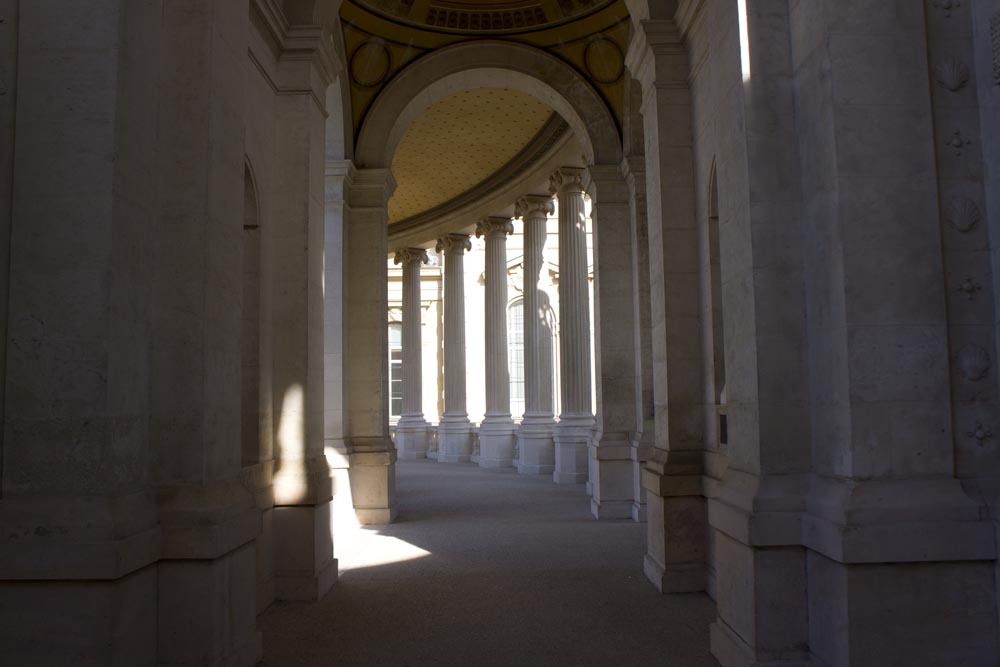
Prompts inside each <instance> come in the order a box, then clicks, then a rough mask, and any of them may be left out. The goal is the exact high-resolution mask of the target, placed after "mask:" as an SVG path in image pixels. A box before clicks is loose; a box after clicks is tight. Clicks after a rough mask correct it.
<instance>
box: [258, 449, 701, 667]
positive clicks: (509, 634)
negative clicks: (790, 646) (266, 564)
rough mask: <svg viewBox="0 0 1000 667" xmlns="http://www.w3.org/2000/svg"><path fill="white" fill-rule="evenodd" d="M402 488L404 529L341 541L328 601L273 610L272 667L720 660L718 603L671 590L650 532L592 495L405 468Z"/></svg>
mask: <svg viewBox="0 0 1000 667" xmlns="http://www.w3.org/2000/svg"><path fill="white" fill-rule="evenodd" d="M397 490H398V496H399V506H400V512H399V520H398V522H397V523H394V524H393V525H391V526H388V527H386V528H382V529H379V530H378V531H373V530H354V531H340V533H343V532H348V533H349V534H348V535H346V536H344V535H342V534H337V535H336V536H335V540H336V545H335V546H336V551H337V556H338V558H339V559H340V572H341V576H340V581H339V583H338V584H337V585H336V586H334V588H333V590H332V591H331V592H330V593H329V594H328V595H327V596H326V597H325V598H324V599H323V600H321V601H320V602H318V603H312V604H303V603H277V604H275V605H274V606H272V607H271V608H270V609H269V610H268V611H267V612H265V613H264V615H263V616H262V617H261V619H260V625H261V627H262V629H263V633H264V665H267V666H268V667H294V666H298V665H303V666H305V665H323V666H324V667H327V666H334V665H337V666H353V665H379V666H386V667H397V666H398V667H429V666H447V665H462V666H478V665H483V666H493V665H496V666H500V665H504V666H507V665H510V666H514V665H517V666H521V665H524V666H530V665H574V666H577V665H609V666H612V665H613V666H616V667H617V666H619V665H622V666H624V665H643V666H644V665H662V666H664V667H714V666H715V665H716V663H715V662H714V660H712V658H711V657H710V656H709V654H708V625H709V623H710V622H711V620H712V619H713V617H714V606H713V604H712V601H711V600H710V599H709V598H708V597H706V596H705V595H670V596H663V595H660V594H659V593H657V592H656V591H655V590H654V589H653V587H652V586H651V585H650V584H649V583H648V582H647V581H646V579H645V577H644V576H643V574H642V554H643V539H644V533H645V526H644V525H641V524H634V523H632V522H630V521H614V522H607V521H605V522H598V521H595V520H593V519H592V518H591V517H590V513H589V501H588V500H587V498H586V495H585V494H584V491H583V487H582V486H559V485H555V484H553V483H552V482H551V481H550V479H549V478H547V477H542V476H523V475H518V474H516V473H514V472H513V471H511V470H507V471H489V470H481V469H479V468H478V467H476V466H473V465H444V464H438V463H435V462H432V461H400V462H399V464H398V466H397Z"/></svg>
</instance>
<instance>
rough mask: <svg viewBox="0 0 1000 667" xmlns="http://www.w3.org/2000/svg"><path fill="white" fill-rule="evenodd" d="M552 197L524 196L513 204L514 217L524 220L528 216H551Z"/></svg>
mask: <svg viewBox="0 0 1000 667" xmlns="http://www.w3.org/2000/svg"><path fill="white" fill-rule="evenodd" d="M555 210H556V208H555V205H554V204H553V203H552V195H524V196H523V197H521V198H520V199H518V200H517V203H515V204H514V217H515V218H525V217H527V216H529V215H544V216H549V215H552V212H553V211H555Z"/></svg>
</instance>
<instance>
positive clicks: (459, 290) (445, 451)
mask: <svg viewBox="0 0 1000 667" xmlns="http://www.w3.org/2000/svg"><path fill="white" fill-rule="evenodd" d="M471 249H472V243H471V242H470V241H469V236H468V235H467V234H448V235H447V236H442V237H441V238H439V239H438V242H437V251H438V252H442V251H443V252H444V416H443V417H441V422H440V424H439V426H438V461H440V462H441V463H460V462H463V461H468V460H469V459H470V458H471V456H472V435H471V428H470V424H469V414H468V413H467V412H466V410H465V252H466V251H467V250H471Z"/></svg>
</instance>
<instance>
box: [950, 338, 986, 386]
mask: <svg viewBox="0 0 1000 667" xmlns="http://www.w3.org/2000/svg"><path fill="white" fill-rule="evenodd" d="M957 361H958V372H959V373H961V374H962V377H964V378H965V379H966V380H971V381H972V382H978V381H979V380H982V379H983V378H984V377H986V374H987V373H989V372H990V366H991V365H992V363H991V361H990V355H989V353H988V352H987V351H986V350H984V349H983V348H981V347H979V346H978V345H966V346H965V347H963V348H962V349H961V350H959V351H958V360H957Z"/></svg>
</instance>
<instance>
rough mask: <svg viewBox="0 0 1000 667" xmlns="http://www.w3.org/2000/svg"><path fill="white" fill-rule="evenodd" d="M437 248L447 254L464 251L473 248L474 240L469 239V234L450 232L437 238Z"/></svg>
mask: <svg viewBox="0 0 1000 667" xmlns="http://www.w3.org/2000/svg"><path fill="white" fill-rule="evenodd" d="M435 250H437V251H438V252H444V253H446V254H451V253H456V252H457V253H462V252H465V251H467V250H472V241H470V240H469V235H468V234H448V235H446V236H442V237H441V238H439V239H438V240H437V246H435Z"/></svg>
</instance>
